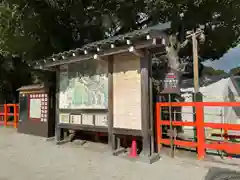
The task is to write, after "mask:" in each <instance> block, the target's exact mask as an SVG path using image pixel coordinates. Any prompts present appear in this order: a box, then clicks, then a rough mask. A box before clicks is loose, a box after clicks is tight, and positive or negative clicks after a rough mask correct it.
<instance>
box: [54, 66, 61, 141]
mask: <svg viewBox="0 0 240 180" xmlns="http://www.w3.org/2000/svg"><path fill="white" fill-rule="evenodd" d="M56 69H57V70H56V98H55V100H56V102H55V104H56V105H55V136H56V141H57V142H60V141H61V140H63V130H62V129H61V128H59V127H58V124H59V93H60V92H59V91H60V68H56Z"/></svg>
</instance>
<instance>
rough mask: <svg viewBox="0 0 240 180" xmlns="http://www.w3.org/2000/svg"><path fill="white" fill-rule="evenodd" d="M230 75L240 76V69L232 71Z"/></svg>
mask: <svg viewBox="0 0 240 180" xmlns="http://www.w3.org/2000/svg"><path fill="white" fill-rule="evenodd" d="M230 74H232V75H234V76H240V67H236V68H233V69H231V70H230Z"/></svg>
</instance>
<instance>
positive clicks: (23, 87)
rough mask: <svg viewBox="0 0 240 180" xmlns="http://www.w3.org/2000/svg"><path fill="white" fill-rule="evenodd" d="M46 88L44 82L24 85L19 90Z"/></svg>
mask: <svg viewBox="0 0 240 180" xmlns="http://www.w3.org/2000/svg"><path fill="white" fill-rule="evenodd" d="M39 89H44V84H33V85H28V86H22V87H20V88H19V89H17V91H27V90H39Z"/></svg>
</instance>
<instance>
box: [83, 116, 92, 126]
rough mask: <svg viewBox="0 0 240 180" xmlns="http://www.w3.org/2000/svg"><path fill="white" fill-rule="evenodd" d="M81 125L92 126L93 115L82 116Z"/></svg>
mask: <svg viewBox="0 0 240 180" xmlns="http://www.w3.org/2000/svg"><path fill="white" fill-rule="evenodd" d="M82 124H83V125H93V114H82Z"/></svg>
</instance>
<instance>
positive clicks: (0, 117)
mask: <svg viewBox="0 0 240 180" xmlns="http://www.w3.org/2000/svg"><path fill="white" fill-rule="evenodd" d="M11 107H12V108H13V112H11V111H10V108H11ZM18 112H19V106H18V104H3V105H0V125H4V126H13V127H14V128H17V125H18V117H19V113H18ZM10 116H13V121H9V120H8V118H9V117H10Z"/></svg>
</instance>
